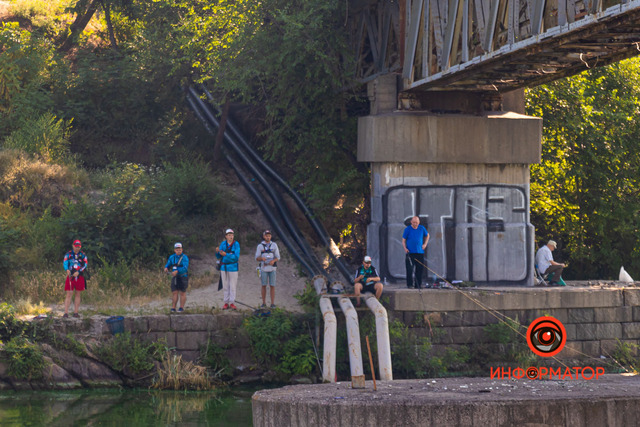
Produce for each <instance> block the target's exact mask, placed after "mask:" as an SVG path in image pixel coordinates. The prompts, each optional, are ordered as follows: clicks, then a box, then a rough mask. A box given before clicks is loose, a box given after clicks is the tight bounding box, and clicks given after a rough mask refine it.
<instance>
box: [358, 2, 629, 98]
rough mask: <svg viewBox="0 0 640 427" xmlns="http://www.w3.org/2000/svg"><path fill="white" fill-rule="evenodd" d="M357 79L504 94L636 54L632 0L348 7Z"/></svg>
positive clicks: (363, 4) (408, 86) (406, 86)
mask: <svg viewBox="0 0 640 427" xmlns="http://www.w3.org/2000/svg"><path fill="white" fill-rule="evenodd" d="M350 4H351V5H352V6H351V11H350V13H349V15H350V16H349V18H350V19H351V22H352V25H351V26H350V28H351V31H352V34H351V37H352V45H353V48H354V51H355V54H356V58H357V77H358V78H359V79H360V80H361V81H368V80H371V79H373V78H375V77H377V76H379V75H381V74H387V73H401V74H402V77H403V79H402V80H403V85H402V89H403V90H447V91H450V90H456V91H459V90H466V91H476V92H487V91H491V92H496V91H497V92H508V91H511V90H514V89H518V88H522V87H531V86H536V85H539V84H542V83H546V82H549V81H552V80H555V79H558V78H561V77H565V76H569V75H572V74H576V73H578V72H581V71H583V70H585V69H587V68H592V67H595V66H601V65H607V64H610V63H612V62H615V61H619V60H621V59H625V58H628V57H631V56H634V55H636V54H638V53H640V0H633V1H621V0H379V1H372V0H352V1H351V3H350Z"/></svg>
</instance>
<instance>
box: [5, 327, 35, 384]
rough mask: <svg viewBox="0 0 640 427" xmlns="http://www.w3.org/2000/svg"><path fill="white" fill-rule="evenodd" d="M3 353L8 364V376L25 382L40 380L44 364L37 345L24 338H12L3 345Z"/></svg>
mask: <svg viewBox="0 0 640 427" xmlns="http://www.w3.org/2000/svg"><path fill="white" fill-rule="evenodd" d="M3 353H4V357H5V358H6V359H7V361H8V362H9V369H8V371H7V372H8V374H9V375H11V376H13V377H15V378H19V379H25V380H32V379H40V378H42V370H43V369H44V367H45V363H44V358H43V354H42V351H41V350H40V347H39V346H38V345H37V344H33V343H31V342H30V341H29V340H27V339H26V338H24V337H14V338H11V339H10V340H9V342H7V343H6V344H5V346H4V348H3Z"/></svg>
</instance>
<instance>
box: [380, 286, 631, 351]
mask: <svg viewBox="0 0 640 427" xmlns="http://www.w3.org/2000/svg"><path fill="white" fill-rule="evenodd" d="M388 295H389V297H390V309H389V311H390V313H391V316H392V317H393V318H396V319H398V320H401V321H402V322H404V323H405V324H407V325H410V326H411V327H413V328H414V331H416V332H417V333H418V334H419V335H422V336H429V335H430V329H429V324H430V325H431V326H432V327H435V326H437V327H439V328H441V329H442V331H443V332H444V333H442V334H441V335H438V336H435V337H434V338H433V342H434V344H435V348H436V349H438V348H440V349H441V348H444V347H447V346H451V345H462V344H465V345H466V344H478V343H482V344H486V343H489V344H490V343H495V342H496V340H495V338H493V337H491V336H489V335H488V334H486V333H485V332H484V329H485V326H486V325H489V324H494V323H498V319H497V317H496V316H498V317H500V316H507V317H509V318H511V319H518V321H519V322H520V323H521V324H522V325H524V326H528V325H529V324H530V323H531V322H532V321H533V320H534V319H536V318H538V317H540V316H553V317H555V318H557V319H558V320H560V322H562V323H563V324H564V326H565V329H566V331H567V345H566V348H565V350H563V351H562V352H560V353H559V354H558V356H557V357H559V358H572V359H575V358H587V357H599V356H600V355H605V356H608V355H610V354H611V352H612V351H613V349H614V348H615V346H616V344H617V340H620V341H622V342H626V343H630V344H638V343H639V340H640V306H639V305H640V304H639V303H640V289H624V288H606V289H590V288H574V287H566V288H517V289H510V288H493V289H485V290H477V289H470V290H461V291H456V290H447V289H429V290H423V291H421V292H418V291H416V290H398V291H395V292H392V293H391V292H390V293H388ZM480 305H482V306H484V307H487V308H488V309H491V310H484V309H482V307H481V306H480ZM492 310H495V311H496V312H497V313H492V312H491V311H492Z"/></svg>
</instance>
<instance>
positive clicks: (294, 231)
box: [189, 88, 323, 271]
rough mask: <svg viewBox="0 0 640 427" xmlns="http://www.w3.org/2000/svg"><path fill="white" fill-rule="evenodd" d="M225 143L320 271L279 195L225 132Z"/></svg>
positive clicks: (205, 109)
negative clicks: (253, 176)
mask: <svg viewBox="0 0 640 427" xmlns="http://www.w3.org/2000/svg"><path fill="white" fill-rule="evenodd" d="M189 91H190V93H191V96H192V97H193V98H194V100H195V102H196V103H198V105H199V106H200V108H201V111H203V112H204V114H205V115H206V117H207V118H208V119H209V121H210V123H213V124H214V125H215V126H216V127H218V126H220V123H219V121H218V120H217V119H216V118H215V116H214V115H213V114H212V112H211V111H210V108H211V107H210V106H208V105H207V104H205V103H204V101H202V99H200V97H199V96H198V94H197V92H196V91H195V90H194V89H193V88H189ZM225 141H226V142H227V144H228V145H229V146H230V147H231V148H232V149H233V150H234V151H235V152H236V154H237V155H238V157H239V158H240V159H241V160H242V161H243V164H244V165H245V166H246V167H248V168H249V169H250V170H251V172H252V173H253V174H254V175H255V177H256V178H257V179H258V181H259V182H260V183H261V184H262V186H263V187H264V189H265V190H266V191H267V193H269V195H270V197H271V199H272V200H273V202H274V205H275V206H276V208H277V210H278V212H279V213H280V216H281V217H282V219H283V223H284V224H285V226H286V227H287V229H288V230H289V232H290V233H291V236H292V237H293V239H294V240H295V241H296V243H297V244H298V246H299V247H300V250H301V251H302V252H303V253H304V255H305V256H306V257H307V259H309V260H313V264H315V265H316V266H319V267H318V270H319V271H322V270H323V268H322V267H321V266H320V263H319V262H318V261H317V260H316V259H315V254H314V253H313V251H312V249H311V248H310V247H309V246H308V243H307V241H306V240H305V239H304V238H303V237H302V236H301V235H300V234H299V230H298V228H297V226H296V224H295V222H294V221H293V219H292V218H291V217H290V214H289V211H288V209H287V208H286V206H285V205H284V202H283V201H282V200H280V198H279V195H278V194H277V193H276V192H275V191H274V190H273V188H272V187H271V186H270V185H269V183H268V182H267V180H266V178H265V177H264V176H263V175H262V174H261V173H260V171H259V170H258V169H257V168H256V167H255V166H254V165H253V164H252V162H251V160H250V159H248V158H247V157H246V155H245V154H244V152H243V151H242V150H241V149H240V148H239V147H238V145H237V144H236V142H235V141H234V140H233V139H232V138H231V137H230V136H229V135H227V133H226V132H225Z"/></svg>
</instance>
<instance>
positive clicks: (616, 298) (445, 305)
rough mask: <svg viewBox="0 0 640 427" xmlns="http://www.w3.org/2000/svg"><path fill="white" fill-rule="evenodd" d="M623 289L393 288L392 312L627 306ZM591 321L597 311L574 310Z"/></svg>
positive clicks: (388, 294)
mask: <svg viewBox="0 0 640 427" xmlns="http://www.w3.org/2000/svg"><path fill="white" fill-rule="evenodd" d="M622 292H623V291H622V290H621V289H585V288H515V289H509V288H500V289H498V288H487V289H468V290H460V291H457V290H448V289H424V290H422V291H420V292H418V291H416V290H411V289H389V290H385V294H386V295H387V296H389V298H390V307H389V308H390V309H391V310H394V311H425V312H431V311H467V310H471V311H474V310H482V307H481V306H480V305H479V304H482V305H483V306H485V307H489V308H491V309H494V310H498V311H503V310H536V309H539V310H552V309H591V310H592V309H593V308H594V307H620V306H623V305H624V298H623V295H622ZM571 315H574V316H578V317H585V318H590V319H591V321H593V316H594V313H593V311H588V312H587V311H584V312H579V311H573V312H571V311H570V312H569V316H571Z"/></svg>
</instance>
